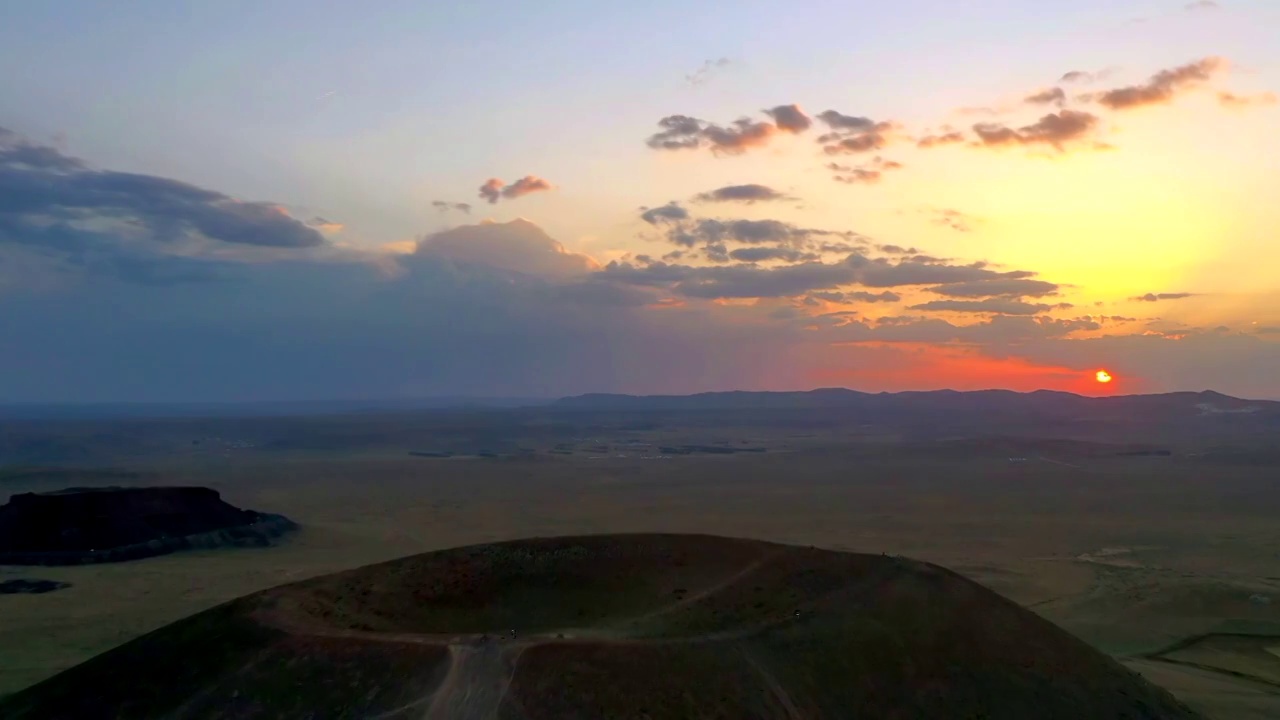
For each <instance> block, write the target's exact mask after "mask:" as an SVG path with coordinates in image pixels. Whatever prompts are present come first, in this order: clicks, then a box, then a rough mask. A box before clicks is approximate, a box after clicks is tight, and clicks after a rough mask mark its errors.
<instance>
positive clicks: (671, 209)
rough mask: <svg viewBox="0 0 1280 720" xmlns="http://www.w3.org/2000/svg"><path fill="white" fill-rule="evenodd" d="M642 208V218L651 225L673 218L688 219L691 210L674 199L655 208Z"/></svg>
mask: <svg viewBox="0 0 1280 720" xmlns="http://www.w3.org/2000/svg"><path fill="white" fill-rule="evenodd" d="M640 210H641V213H640V219H641V220H643V221H645V222H647V223H649V224H650V225H657V224H658V223H660V222H666V221H671V220H687V219H688V218H689V211H688V210H685V209H684V208H682V207H680V205H679V204H678V203H677V202H676V201H674V200H672V201H671V202H669V203H667V204H666V205H660V206H658V207H655V208H651V207H641V208H640Z"/></svg>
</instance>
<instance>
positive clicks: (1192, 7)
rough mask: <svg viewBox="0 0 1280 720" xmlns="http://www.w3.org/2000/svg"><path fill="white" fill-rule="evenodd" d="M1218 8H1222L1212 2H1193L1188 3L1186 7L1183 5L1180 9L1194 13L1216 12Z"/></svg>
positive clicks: (1196, 0)
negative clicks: (1203, 11) (1202, 11)
mask: <svg viewBox="0 0 1280 720" xmlns="http://www.w3.org/2000/svg"><path fill="white" fill-rule="evenodd" d="M1220 7H1222V6H1221V5H1219V4H1218V3H1216V2H1214V1H1213V0H1195V2H1189V3H1187V4H1186V5H1183V6H1182V9H1184V10H1187V11H1189V12H1195V11H1197V10H1217V9H1218V8H1220Z"/></svg>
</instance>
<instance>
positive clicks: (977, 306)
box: [907, 297, 1065, 315]
mask: <svg viewBox="0 0 1280 720" xmlns="http://www.w3.org/2000/svg"><path fill="white" fill-rule="evenodd" d="M907 309H908V310H927V311H930V312H962V313H986V314H992V315H1039V314H1041V313H1044V312H1047V311H1049V310H1054V309H1058V308H1057V307H1056V306H1054V305H1047V304H1045V303H1028V302H1025V301H1023V300H1017V299H1014V298H1006V297H997V298H988V299H986V300H930V301H929V302H925V303H920V304H919V305H912V306H910V307H908V308H907ZM1061 309H1065V308H1061Z"/></svg>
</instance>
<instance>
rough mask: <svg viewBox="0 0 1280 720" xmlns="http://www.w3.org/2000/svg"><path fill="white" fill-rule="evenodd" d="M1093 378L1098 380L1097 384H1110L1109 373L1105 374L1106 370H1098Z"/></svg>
mask: <svg viewBox="0 0 1280 720" xmlns="http://www.w3.org/2000/svg"><path fill="white" fill-rule="evenodd" d="M1094 377H1096V378H1097V379H1098V382H1100V383H1109V382H1111V373H1109V372H1107V371H1106V370H1099V371H1098V372H1097V374H1096V375H1094Z"/></svg>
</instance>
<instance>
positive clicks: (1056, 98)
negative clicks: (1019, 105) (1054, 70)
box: [1022, 87, 1067, 107]
mask: <svg viewBox="0 0 1280 720" xmlns="http://www.w3.org/2000/svg"><path fill="white" fill-rule="evenodd" d="M1022 101H1023V102H1025V103H1027V104H1029V105H1057V106H1058V107H1062V106H1063V105H1064V104H1065V103H1066V102H1067V93H1066V92H1065V91H1063V89H1062V88H1059V87H1055V88H1049V89H1048V90H1041V91H1040V92H1038V93H1035V94H1034V95H1028V96H1027V97H1025V98H1023V100H1022Z"/></svg>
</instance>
